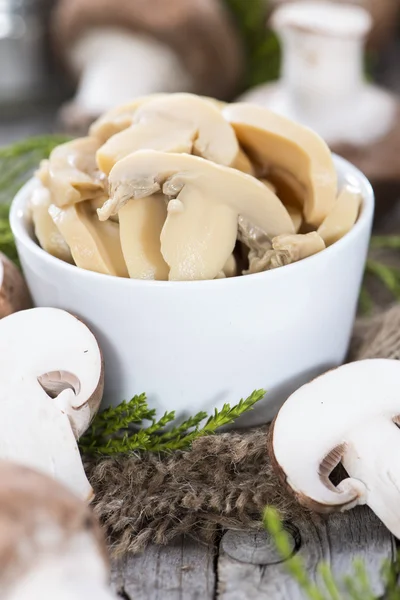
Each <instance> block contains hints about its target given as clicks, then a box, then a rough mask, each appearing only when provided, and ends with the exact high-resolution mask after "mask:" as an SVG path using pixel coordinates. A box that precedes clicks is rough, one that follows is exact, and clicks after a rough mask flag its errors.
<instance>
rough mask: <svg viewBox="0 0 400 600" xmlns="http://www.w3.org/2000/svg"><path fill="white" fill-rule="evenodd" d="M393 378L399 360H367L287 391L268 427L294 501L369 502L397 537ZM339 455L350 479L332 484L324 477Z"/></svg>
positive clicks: (399, 480) (319, 506) (313, 504)
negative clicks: (273, 419)
mask: <svg viewBox="0 0 400 600" xmlns="http://www.w3.org/2000/svg"><path fill="white" fill-rule="evenodd" d="M399 385H400V362H399V361H398V360H389V359H369V360H362V361H357V362H354V363H349V364H346V365H343V366H341V367H339V368H337V369H334V370H332V371H328V372H327V373H325V374H324V375H322V376H320V377H318V378H317V379H314V380H313V381H311V382H310V383H308V384H307V385H304V386H303V387H301V388H300V389H299V390H297V391H296V392H295V393H294V394H292V395H291V396H290V397H289V399H288V400H287V401H286V402H285V404H284V405H283V407H282V408H281V410H280V411H279V413H278V415H277V417H276V419H275V421H274V423H273V425H272V426H271V430H270V436H269V452H270V455H271V458H272V461H273V464H274V466H275V468H276V470H277V472H278V473H279V474H280V476H281V477H282V479H284V480H285V481H286V482H287V484H288V485H289V486H290V488H291V489H292V491H293V492H294V493H295V495H296V496H297V498H298V500H299V502H300V503H301V504H303V505H305V506H308V507H310V508H313V509H314V510H317V511H321V512H325V511H332V510H345V509H347V508H351V507H353V506H355V505H356V504H368V506H369V507H370V508H371V509H372V510H373V511H374V512H375V513H376V514H377V516H378V517H379V518H380V519H381V520H382V521H383V523H384V524H385V525H386V527H387V528H388V529H390V531H391V532H392V533H393V534H394V535H395V536H396V537H400V509H399V507H400V468H399V460H398V457H399V452H400V431H399V429H398V427H397V426H396V422H397V420H398V418H399V415H400V400H399V393H398V390H399ZM299 423H301V426H300V427H299ZM339 460H341V462H342V463H343V466H344V468H345V469H346V471H347V473H348V475H349V478H347V479H344V480H343V481H342V482H341V483H340V485H339V486H338V487H334V486H333V484H332V483H331V482H330V480H329V479H328V477H329V475H330V473H331V471H332V469H333V467H334V466H335V464H336V463H337V462H338V461H339Z"/></svg>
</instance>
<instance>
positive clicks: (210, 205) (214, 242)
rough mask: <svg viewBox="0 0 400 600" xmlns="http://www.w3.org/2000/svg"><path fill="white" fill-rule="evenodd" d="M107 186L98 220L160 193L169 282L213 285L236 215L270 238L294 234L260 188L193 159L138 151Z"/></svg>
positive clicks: (116, 169)
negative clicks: (209, 281) (203, 281)
mask: <svg viewBox="0 0 400 600" xmlns="http://www.w3.org/2000/svg"><path fill="white" fill-rule="evenodd" d="M109 183H110V200H109V201H107V202H106V203H105V205H104V206H103V208H101V209H100V210H99V211H98V213H99V217H100V219H107V218H108V217H109V216H110V215H112V214H115V213H116V212H118V211H120V210H121V208H122V207H123V206H124V205H125V204H126V203H127V202H128V201H129V200H132V201H134V199H135V198H143V197H146V196H151V195H152V194H153V193H155V192H157V191H159V190H161V189H162V191H163V193H164V194H165V195H166V196H167V197H168V198H169V202H168V216H167V219H166V221H165V224H164V227H163V229H162V233H161V253H162V255H163V257H164V260H165V261H166V263H167V264H168V265H169V266H170V273H169V279H170V280H175V279H177V280H192V279H214V278H215V277H216V276H217V274H218V273H219V272H220V271H222V269H223V267H224V265H225V264H226V261H227V260H228V258H229V256H230V254H231V253H232V252H233V249H234V246H235V243H236V238H237V227H238V216H239V215H243V216H244V217H245V218H246V219H247V220H248V221H249V222H251V223H254V224H255V225H256V226H257V227H260V228H261V229H263V230H264V231H265V232H266V234H267V235H270V236H272V237H274V236H275V235H279V234H280V233H292V232H294V227H293V223H292V220H291V219H290V216H289V214H288V212H287V210H286V209H285V207H284V206H283V204H282V203H281V201H280V200H279V198H277V197H276V196H275V194H273V192H271V191H270V190H268V188H267V187H266V186H265V185H263V184H262V183H260V182H259V181H258V180H257V179H255V178H254V177H251V176H250V175H246V174H244V173H241V172H240V171H237V170H236V169H231V168H229V167H225V166H222V165H217V164H215V163H213V162H210V161H208V160H204V159H203V158H199V157H197V156H191V155H188V154H172V153H171V154H169V153H164V152H157V151H154V150H141V151H138V152H135V153H134V154H131V155H130V156H127V157H126V158H124V159H123V160H121V161H119V162H118V163H117V164H116V165H115V167H114V168H113V170H112V171H111V173H110V178H109Z"/></svg>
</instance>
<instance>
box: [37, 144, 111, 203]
mask: <svg viewBox="0 0 400 600" xmlns="http://www.w3.org/2000/svg"><path fill="white" fill-rule="evenodd" d="M99 147H100V142H99V141H98V140H97V139H96V138H92V137H85V138H78V139H76V140H72V142H67V143H65V144H60V145H59V146H57V147H56V148H54V150H53V151H52V152H51V154H50V158H49V160H48V163H46V164H45V165H44V168H47V169H48V173H47V176H44V174H43V172H42V175H41V179H42V181H43V180H44V181H46V180H47V186H48V188H49V190H50V192H51V200H52V203H53V204H56V205H57V206H60V207H63V206H67V205H70V204H75V203H76V202H81V201H82V200H88V199H91V198H94V197H95V196H96V195H104V193H105V190H104V186H105V175H104V173H101V171H99V169H98V167H97V164H96V157H95V154H96V151H97V150H98V148H99ZM42 169H43V167H42Z"/></svg>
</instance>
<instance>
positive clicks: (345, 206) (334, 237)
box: [318, 185, 362, 246]
mask: <svg viewBox="0 0 400 600" xmlns="http://www.w3.org/2000/svg"><path fill="white" fill-rule="evenodd" d="M361 201H362V196H361V192H360V191H359V190H358V189H357V188H354V187H353V186H351V185H346V186H345V187H344V188H343V189H342V191H341V192H340V194H339V196H338V199H337V200H336V202H335V204H334V205H333V208H332V210H331V212H330V213H329V214H328V215H327V217H326V218H325V219H324V221H323V222H322V224H321V225H320V226H319V228H318V233H319V235H320V236H321V237H322V239H323V240H324V242H325V244H326V246H331V245H332V244H334V243H335V242H337V241H338V240H340V239H341V238H342V237H343V236H345V235H346V233H348V232H349V231H350V230H351V229H352V227H353V225H354V224H355V222H356V221H357V218H358V214H359V212H360V206H361Z"/></svg>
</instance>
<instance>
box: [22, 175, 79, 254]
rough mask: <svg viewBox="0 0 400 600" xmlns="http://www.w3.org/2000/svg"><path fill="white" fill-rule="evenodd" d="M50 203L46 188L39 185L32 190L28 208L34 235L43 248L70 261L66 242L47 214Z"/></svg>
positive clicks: (69, 252)
mask: <svg viewBox="0 0 400 600" xmlns="http://www.w3.org/2000/svg"><path fill="white" fill-rule="evenodd" d="M50 204H51V195H50V192H49V190H48V189H46V188H45V187H43V186H41V187H38V188H36V189H35V190H34V191H33V193H32V197H31V201H30V208H31V215H32V221H33V225H34V229H35V235H36V237H37V239H38V241H39V244H40V246H41V247H42V248H43V250H46V252H48V253H49V254H52V255H53V256H55V257H56V258H59V259H61V260H64V261H65V262H69V263H71V262H72V255H71V251H70V249H69V247H68V244H67V242H66V241H65V239H64V238H63V236H62V235H61V233H60V231H59V230H58V229H57V227H56V226H55V224H54V222H53V219H52V218H51V217H50V215H49V207H50Z"/></svg>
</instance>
